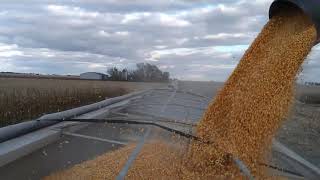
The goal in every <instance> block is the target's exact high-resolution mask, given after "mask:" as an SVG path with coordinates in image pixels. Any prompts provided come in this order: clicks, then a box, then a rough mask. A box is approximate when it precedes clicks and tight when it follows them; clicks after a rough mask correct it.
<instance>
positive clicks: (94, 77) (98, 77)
mask: <svg viewBox="0 0 320 180" xmlns="http://www.w3.org/2000/svg"><path fill="white" fill-rule="evenodd" d="M80 79H91V80H106V79H108V75H106V74H103V73H97V72H85V73H82V74H80Z"/></svg>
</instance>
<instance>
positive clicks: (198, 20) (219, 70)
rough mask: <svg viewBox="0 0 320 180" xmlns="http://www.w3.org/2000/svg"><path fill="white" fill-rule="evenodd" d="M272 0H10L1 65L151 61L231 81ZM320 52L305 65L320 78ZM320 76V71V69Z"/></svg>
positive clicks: (179, 73) (28, 67) (101, 68)
mask: <svg viewBox="0 0 320 180" xmlns="http://www.w3.org/2000/svg"><path fill="white" fill-rule="evenodd" d="M271 2H272V0H252V1H249V0H215V1H212V0H199V1H192V0H178V1H159V0H135V1H132V0H121V1H118V0H91V1H86V0H78V1H67V0H57V1H52V0H28V1H21V0H20V1H17V0H10V1H9V0H3V1H1V6H0V22H1V26H0V63H1V64H3V65H2V66H1V67H0V71H22V72H38V73H39V72H40V73H55V74H57V73H61V74H73V73H74V74H79V73H81V72H84V71H98V72H105V71H106V69H107V67H110V66H120V67H129V68H133V67H134V65H135V63H139V62H152V63H154V64H157V65H159V67H160V68H162V69H163V70H167V71H170V72H171V74H172V75H173V76H174V77H179V78H183V79H194V80H195V79H196V80H221V81H222V80H225V79H226V78H227V77H228V75H229V74H230V73H231V72H232V70H233V68H234V67H235V66H236V64H237V63H238V61H239V59H240V58H241V56H242V55H243V53H244V51H245V50H246V49H247V47H248V46H249V45H250V43H251V42H252V41H253V40H254V38H255V36H256V35H257V34H258V33H259V31H260V30H261V28H262V27H263V26H264V24H265V23H266V22H267V20H268V8H269V5H270V4H271ZM319 57H320V53H319V50H315V51H314V52H313V53H312V54H311V55H310V56H309V58H308V59H309V60H308V63H306V64H305V65H304V69H305V73H304V76H305V77H306V79H313V80H316V79H317V77H319V76H318V71H317V70H316V69H317V68H316V67H317V66H318V65H320V62H318V61H317V60H316V59H319ZM319 75H320V74H319Z"/></svg>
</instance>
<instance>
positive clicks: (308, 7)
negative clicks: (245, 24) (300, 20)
mask: <svg viewBox="0 0 320 180" xmlns="http://www.w3.org/2000/svg"><path fill="white" fill-rule="evenodd" d="M288 9H297V10H302V11H303V12H304V13H305V14H307V15H308V16H309V17H310V19H311V20H312V22H313V23H314V24H315V27H316V29H317V40H316V42H315V44H318V43H319V42H320V0H275V1H274V2H273V3H272V4H271V6H270V10H269V18H270V19H271V18H272V17H273V16H274V15H276V14H277V13H279V12H281V11H282V12H283V11H286V10H288Z"/></svg>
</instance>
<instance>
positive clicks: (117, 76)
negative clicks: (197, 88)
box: [107, 63, 170, 82]
mask: <svg viewBox="0 0 320 180" xmlns="http://www.w3.org/2000/svg"><path fill="white" fill-rule="evenodd" d="M107 73H108V75H109V80H113V81H143V82H151V81H153V82H154V81H158V82H165V81H169V80H170V73H169V72H162V71H161V70H160V69H159V68H158V67H157V66H156V65H152V64H149V63H138V64H136V69H133V70H128V69H126V68H124V69H119V68H117V67H111V68H109V69H108V70H107Z"/></svg>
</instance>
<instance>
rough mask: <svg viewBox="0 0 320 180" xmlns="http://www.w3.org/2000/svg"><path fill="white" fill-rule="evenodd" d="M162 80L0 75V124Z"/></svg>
mask: <svg viewBox="0 0 320 180" xmlns="http://www.w3.org/2000/svg"><path fill="white" fill-rule="evenodd" d="M165 85H166V84H164V83H137V82H113V81H90V80H59V79H30V78H0V119H1V121H0V127H2V126H6V125H9V124H15V123H18V122H21V121H25V120H29V119H33V118H37V117H39V116H41V115H43V114H47V113H52V112H59V111H63V110H67V109H71V108H74V107H79V106H83V105H87V104H91V103H94V102H97V101H101V100H104V99H106V98H109V97H115V96H120V95H123V94H126V93H129V92H132V91H138V90H143V89H147V88H156V87H163V86H165Z"/></svg>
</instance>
